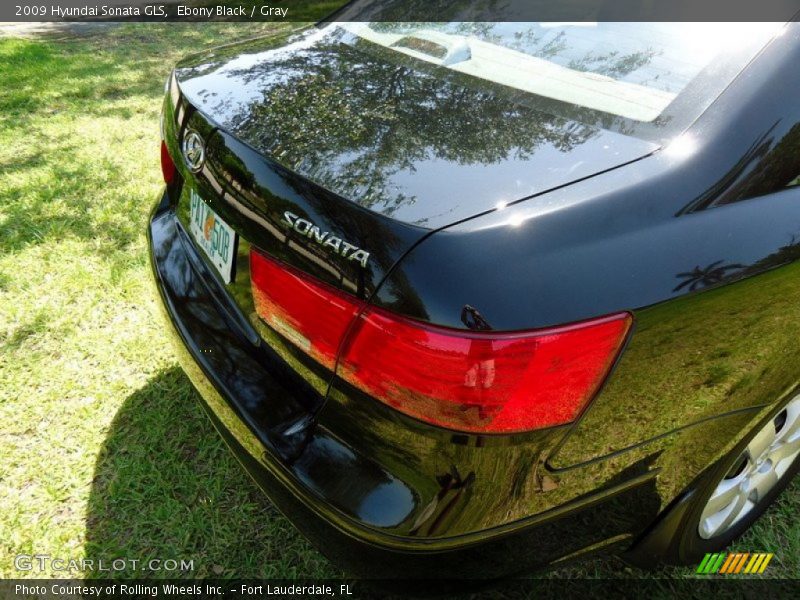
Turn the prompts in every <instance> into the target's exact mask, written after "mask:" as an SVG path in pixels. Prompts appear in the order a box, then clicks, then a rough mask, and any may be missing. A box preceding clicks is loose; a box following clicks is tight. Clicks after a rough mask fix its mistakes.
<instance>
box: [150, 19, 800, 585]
mask: <svg viewBox="0 0 800 600" xmlns="http://www.w3.org/2000/svg"><path fill="white" fill-rule="evenodd" d="M798 64H800V25H798V24H796V23H794V24H788V25H782V24H776V23H571V24H570V23H527V22H526V23H518V22H514V23H511V22H506V23H501V22H489V23H487V22H452V23H418V22H403V23H399V22H381V21H380V20H378V21H368V20H365V19H352V20H348V21H347V22H328V23H322V24H319V25H317V26H315V27H312V28H310V29H306V30H303V31H300V32H297V31H295V32H292V33H286V34H280V35H277V36H271V37H263V38H260V39H255V40H251V41H247V42H244V43H239V44H235V45H229V46H225V47H222V48H219V49H215V50H212V51H208V52H204V53H202V54H198V55H196V56H192V57H189V58H187V59H185V60H184V61H183V62H181V63H180V64H179V65H178V66H177V67H176V68H175V69H174V71H173V72H172V74H171V75H170V77H169V80H168V82H167V89H166V97H165V100H164V105H163V115H162V134H163V135H162V137H163V142H162V144H161V166H162V169H163V175H164V180H165V183H166V185H165V189H164V192H163V195H162V196H161V198H160V199H159V201H158V202H157V205H156V206H155V208H154V210H153V213H152V215H151V219H150V222H149V244H150V253H151V261H152V269H153V272H154V275H155V281H156V284H157V288H158V292H159V297H160V300H161V301H162V303H163V306H164V309H165V312H166V315H167V321H168V323H169V328H170V330H171V331H173V332H174V334H175V337H176V339H177V347H178V351H179V354H180V357H181V361H182V364H183V366H184V368H185V370H186V372H187V373H188V375H189V377H190V378H191V380H192V381H193V383H194V385H195V386H196V388H197V389H198V390H199V392H200V396H201V397H202V400H203V405H204V407H205V408H206V409H207V412H208V415H209V417H210V419H211V421H212V422H213V423H214V425H215V426H216V428H217V429H218V430H219V432H220V434H221V435H222V437H223V438H224V439H225V441H226V442H227V443H228V445H229V446H230V448H231V449H232V451H233V452H234V453H235V455H236V456H237V457H238V458H239V460H240V461H241V463H242V464H243V466H244V468H245V469H246V470H247V471H248V472H249V473H250V475H252V477H253V478H254V480H255V481H256V482H257V483H258V485H259V486H260V487H261V488H263V490H264V491H265V492H266V493H267V495H268V496H269V497H270V498H271V499H272V501H273V502H274V504H275V505H276V506H277V507H278V508H279V509H280V510H281V511H282V512H283V513H284V514H285V515H286V516H287V517H288V518H289V519H290V520H292V521H293V522H294V524H295V525H296V526H297V528H298V529H300V530H301V531H302V532H303V533H304V534H305V535H306V536H308V537H309V538H310V539H311V540H312V541H313V542H314V543H315V544H316V545H317V546H318V547H319V548H320V550H321V551H322V552H323V553H325V554H326V555H328V556H329V557H330V558H331V560H333V561H334V562H335V563H336V564H337V565H340V566H342V567H343V568H345V569H347V570H348V571H349V572H350V573H352V574H355V575H360V576H366V577H379V578H393V577H411V576H413V577H498V576H503V575H508V574H513V573H518V572H523V571H530V570H532V569H538V568H547V567H551V566H554V565H558V564H562V563H563V562H565V561H569V560H573V559H577V558H579V557H583V556H587V555H589V554H591V553H596V552H603V553H616V554H620V555H622V556H623V557H625V558H626V559H627V560H629V561H631V562H633V563H635V564H639V565H652V564H656V563H658V562H669V563H679V564H680V563H683V564H697V563H698V562H699V561H700V559H701V558H702V557H703V555H704V554H705V553H707V552H712V551H717V550H720V549H722V548H724V547H725V546H726V545H727V544H729V543H730V542H731V541H732V540H734V539H735V538H736V537H738V536H739V535H741V534H742V533H743V532H744V531H745V530H746V529H747V528H748V527H749V526H750V525H751V524H752V523H753V522H754V521H755V520H756V519H757V518H758V517H759V516H760V515H761V514H762V513H763V512H764V511H765V509H766V508H767V507H768V505H769V504H770V503H771V502H772V501H773V500H774V499H775V498H776V496H777V495H778V494H779V493H780V491H781V490H782V489H783V488H784V487H785V486H786V485H787V483H788V482H789V480H790V479H791V477H792V476H793V475H794V474H795V472H796V471H797V470H798V467H799V466H800V461H798V460H797V458H798V454H800V395H798V393H799V391H800V387H799V384H800V360H799V358H798V357H799V354H798V351H799V350H800V342H799V341H798V340H800V260H798V259H800V186H799V185H798V183H800V102H798V101H797V99H798V98H800V69H798V68H797V65H798ZM753 550H754V551H770V552H775V551H779V549H769V548H754V549H753Z"/></svg>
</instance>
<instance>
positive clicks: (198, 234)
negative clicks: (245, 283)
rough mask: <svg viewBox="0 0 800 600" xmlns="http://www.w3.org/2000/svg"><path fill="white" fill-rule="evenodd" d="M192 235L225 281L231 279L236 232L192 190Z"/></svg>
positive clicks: (230, 280) (190, 196)
mask: <svg viewBox="0 0 800 600" xmlns="http://www.w3.org/2000/svg"><path fill="white" fill-rule="evenodd" d="M189 210H190V224H189V229H190V230H191V233H192V236H193V237H194V239H195V241H196V242H197V245H198V246H200V247H201V248H202V249H203V252H205V253H206V256H208V258H209V260H210V261H211V264H213V265H214V267H215V268H216V269H217V272H218V273H219V274H220V276H221V277H222V280H223V281H224V282H225V283H231V282H232V281H233V257H234V255H235V253H236V232H235V231H234V230H233V229H232V228H231V226H230V225H228V224H227V223H226V222H225V221H223V220H222V219H220V218H219V215H217V213H215V212H214V211H213V210H211V207H210V206H209V205H208V204H206V203H205V201H204V200H203V199H202V198H201V197H200V196H199V194H198V193H197V192H195V191H194V190H192V191H191V192H190V194H189Z"/></svg>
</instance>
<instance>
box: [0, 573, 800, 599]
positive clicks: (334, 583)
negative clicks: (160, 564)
mask: <svg viewBox="0 0 800 600" xmlns="http://www.w3.org/2000/svg"><path fill="white" fill-rule="evenodd" d="M711 595H713V597H715V598H716V597H721V598H756V597H758V598H764V597H770V598H798V597H800V580H798V579H739V578H735V579H734V578H723V577H718V578H701V579H552V578H551V579H512V580H505V581H494V582H486V581H481V580H458V581H456V580H430V581H420V580H369V581H366V580H361V581H358V580H341V579H329V580H276V579H264V580H255V579H248V580H234V579H226V580H220V579H199V580H189V579H179V580H166V579H164V580H159V579H149V580H148V579H137V580H111V579H109V580H101V579H89V580H83V579H6V580H0V598H2V599H3V600H6V599H13V600H29V599H30V600H32V599H36V600H83V599H87V598H103V599H106V598H110V599H117V598H119V599H122V598H125V599H152V598H161V599H165V600H184V599H193V600H201V599H202V600H205V599H222V598H229V599H236V600H251V599H262V598H296V599H306V598H308V599H312V598H313V599H322V598H330V599H336V600H356V599H358V600H362V599H372V598H407V597H426V596H439V597H443V596H446V597H448V598H459V597H463V598H490V599H495V598H496V599H497V600H501V599H505V598H508V599H516V598H537V599H538V598H573V597H587V598H596V597H600V596H602V597H604V598H606V599H611V598H634V597H646V598H708V597H711Z"/></svg>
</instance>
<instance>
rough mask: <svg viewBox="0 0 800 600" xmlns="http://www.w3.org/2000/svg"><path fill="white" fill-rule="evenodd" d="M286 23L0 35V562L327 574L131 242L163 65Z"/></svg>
mask: <svg viewBox="0 0 800 600" xmlns="http://www.w3.org/2000/svg"><path fill="white" fill-rule="evenodd" d="M290 26H296V25H274V24H207V23H206V24H197V25H165V26H161V25H151V24H147V25H143V24H129V25H123V26H119V27H113V28H111V29H108V30H100V31H96V32H93V33H92V34H91V35H88V36H85V37H80V38H67V39H61V40H56V41H54V40H48V39H29V40H23V39H9V38H7V39H0V66H1V67H2V71H1V74H0V83H2V87H0V422H2V426H0V577H18V576H25V575H26V574H27V575H30V576H35V575H37V573H33V572H29V573H19V572H17V571H15V570H14V561H13V557H14V556H15V555H17V554H23V553H27V554H36V553H39V554H48V555H51V556H53V557H65V558H80V557H87V558H91V559H95V560H97V559H101V558H102V559H104V560H107V561H109V560H111V559H113V558H117V557H127V558H134V559H139V560H141V561H146V560H147V559H149V558H159V559H178V560H180V559H184V560H193V561H194V571H193V572H192V573H189V574H187V575H191V576H195V577H209V576H223V577H239V578H247V577H292V578H293V577H310V578H316V577H335V576H339V575H340V573H338V571H337V570H336V569H335V568H333V567H332V566H331V564H330V563H329V562H328V561H327V560H326V559H325V558H323V557H322V556H321V555H320V554H319V553H318V552H316V551H315V550H314V549H313V548H312V547H311V546H310V545H309V543H308V542H306V541H305V539H304V538H303V537H302V536H301V535H300V534H298V533H297V532H296V531H295V530H294V528H293V527H292V525H291V524H289V523H288V521H286V520H285V519H284V518H283V517H282V516H281V515H280V514H279V513H278V512H277V511H276V509H275V508H274V507H272V506H271V504H270V503H269V501H267V500H266V498H265V497H264V496H263V494H261V492H260V491H259V490H257V489H256V488H255V486H254V485H253V484H252V483H251V481H250V479H249V478H248V477H247V476H246V475H245V474H244V473H243V472H242V470H241V469H240V468H239V466H238V465H237V464H236V462H235V460H234V459H233V458H232V456H231V455H230V454H229V453H228V451H227V449H226V448H225V447H224V445H223V443H222V442H221V441H220V439H219V438H218V436H217V434H216V433H215V431H214V430H213V428H212V426H211V425H210V423H209V422H208V421H207V419H206V417H205V416H204V414H203V413H202V412H201V409H200V408H199V406H198V404H197V402H196V401H195V392H194V391H193V389H192V387H191V384H190V383H189V381H188V380H187V378H186V377H185V376H184V375H183V373H182V371H181V370H180V369H179V368H178V367H177V365H176V362H175V358H174V355H173V352H172V349H171V347H170V345H169V341H168V339H167V336H166V335H165V331H164V326H163V321H162V318H161V315H160V313H159V311H158V309H157V306H156V304H155V300H154V295H153V290H152V288H151V284H150V280H149V277H150V276H149V271H148V264H147V255H146V249H145V233H144V232H145V223H146V218H147V214H148V211H149V209H150V207H151V205H152V203H153V201H154V200H155V198H156V196H157V194H158V192H159V189H160V185H161V184H160V181H161V175H160V170H159V166H158V160H159V159H158V145H159V132H158V122H159V119H158V114H159V109H160V99H161V95H162V93H163V83H164V79H165V78H166V76H167V73H168V71H169V68H170V65H171V64H172V63H173V62H174V61H175V60H176V59H177V58H178V57H180V56H182V55H184V54H187V53H189V52H193V51H196V50H198V49H201V48H203V47H207V46H210V45H215V44H219V43H223V42H229V41H232V40H233V39H235V38H246V37H252V36H254V35H257V34H261V33H265V32H269V31H275V30H276V29H281V28H286V27H290ZM799 508H800V489H799V488H798V485H797V483H795V485H793V486H792V487H791V488H790V490H788V492H787V493H786V494H784V498H783V499H782V501H781V502H780V503H779V504H778V505H777V506H776V507H774V508H773V509H771V510H770V511H769V512H768V513H767V515H766V516H765V517H764V518H763V519H762V520H761V522H760V523H759V524H758V526H757V527H755V528H754V530H753V531H752V532H751V533H750V534H748V536H747V537H746V538H745V539H743V540H742V541H741V542H740V543H739V544H737V548H739V549H741V550H744V551H748V550H768V551H774V552H777V553H779V554H778V557H776V560H775V562H773V564H772V566H771V567H770V569H769V571H768V574H770V575H772V576H783V577H796V576H797V574H798V561H797V557H798V555H800V528H799V527H798V525H797V524H796V515H797V514H798V509H799ZM782 550H783V556H782V557H781V551H782ZM781 559H782V560H781ZM50 574H52V573H50ZM120 574H121V575H128V576H130V575H131V574H132V572H131V571H129V570H128V571H124V572H122V573H120ZM554 576H559V577H622V578H625V577H642V576H648V577H652V576H656V577H672V576H674V577H690V576H692V570H691V569H688V568H687V569H664V570H661V571H658V572H656V573H649V574H646V573H644V572H641V571H637V570H635V569H633V568H630V567H627V566H625V565H623V564H622V563H621V562H619V561H617V560H615V559H597V560H595V561H592V562H588V563H584V564H581V565H578V566H574V567H570V568H565V569H562V570H560V571H559V572H557V573H555V574H554ZM662 585H663V586H664V588H663V589H664V590H665V593H666V592H668V590H669V589H670V583H669V582H664V583H663V584H662Z"/></svg>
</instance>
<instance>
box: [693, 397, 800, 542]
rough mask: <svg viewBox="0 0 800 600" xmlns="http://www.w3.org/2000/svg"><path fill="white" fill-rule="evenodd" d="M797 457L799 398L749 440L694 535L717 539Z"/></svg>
mask: <svg viewBox="0 0 800 600" xmlns="http://www.w3.org/2000/svg"><path fill="white" fill-rule="evenodd" d="M798 454H800V396H797V397H795V398H794V399H792V400H791V401H790V402H789V403H788V404H787V405H786V406H785V407H784V409H783V410H782V411H781V412H779V413H778V414H777V415H776V416H775V418H773V419H772V420H771V421H770V422H769V423H767V424H766V425H765V426H764V427H763V428H762V429H761V430H760V431H759V432H758V433H757V434H756V435H755V437H753V439H752V440H750V443H749V444H748V445H747V447H746V448H745V450H744V452H742V454H741V456H740V457H739V459H738V460H737V461H736V462H735V463H734V465H733V467H732V468H731V470H730V471H728V474H727V475H726V476H725V477H724V478H723V479H722V481H720V482H719V484H718V485H717V487H716V489H715V490H714V492H713V493H712V494H711V497H710V498H709V499H708V501H707V502H706V506H705V508H704V509H703V513H702V516H701V517H700V524H699V526H698V533H699V534H700V537H701V538H703V539H706V540H707V539H711V538H714V537H717V536H719V535H721V534H723V533H725V532H726V531H728V530H729V529H731V528H732V527H733V526H734V525H736V524H737V523H738V522H739V521H741V520H742V519H743V518H744V517H745V516H746V515H747V514H748V513H750V511H752V510H753V508H755V506H756V505H757V504H758V503H759V502H761V501H762V500H763V499H764V497H765V496H766V495H767V494H768V493H769V492H770V490H772V489H773V488H774V487H775V485H776V484H777V483H778V481H780V479H781V477H783V475H784V474H785V473H786V471H787V470H788V469H789V467H790V466H791V465H792V463H793V462H794V460H795V458H797V456H798Z"/></svg>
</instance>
